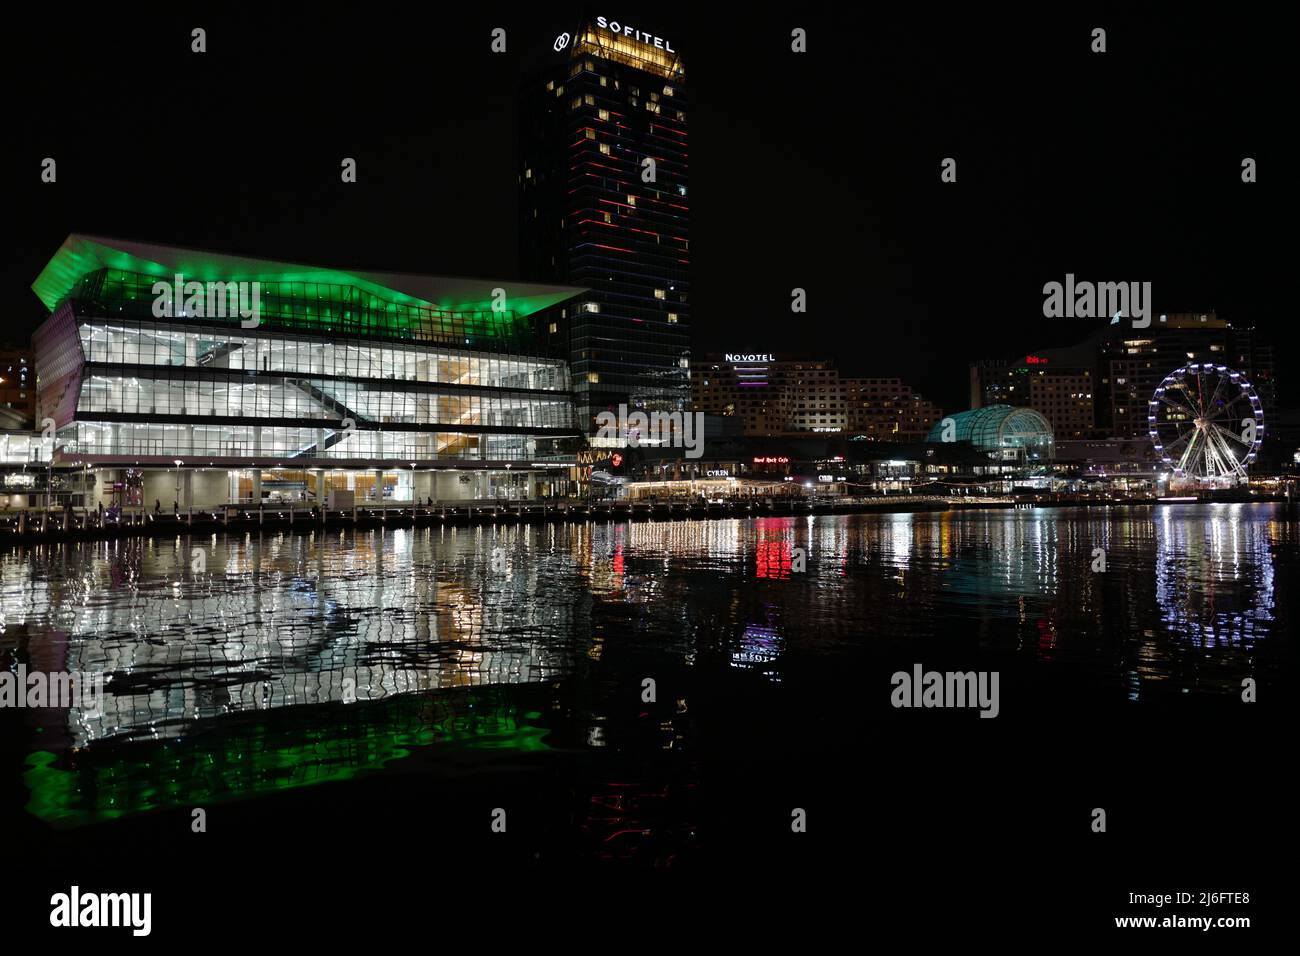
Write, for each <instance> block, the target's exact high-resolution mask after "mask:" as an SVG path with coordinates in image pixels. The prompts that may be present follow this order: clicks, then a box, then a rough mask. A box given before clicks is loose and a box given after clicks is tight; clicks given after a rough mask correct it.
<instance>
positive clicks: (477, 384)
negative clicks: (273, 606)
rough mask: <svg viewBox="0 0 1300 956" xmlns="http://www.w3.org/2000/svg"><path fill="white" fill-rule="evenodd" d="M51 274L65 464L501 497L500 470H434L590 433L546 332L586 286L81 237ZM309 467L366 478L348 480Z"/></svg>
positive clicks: (47, 371) (41, 410) (44, 378)
mask: <svg viewBox="0 0 1300 956" xmlns="http://www.w3.org/2000/svg"><path fill="white" fill-rule="evenodd" d="M177 276H181V277H183V280H184V281H183V282H178V281H177ZM191 280H193V286H190V285H188V284H189V283H190V282H191ZM241 284H242V286H241ZM178 285H179V286H180V292H179V293H178V292H176V291H175V290H176V289H177V287H178ZM241 287H242V288H243V289H244V290H245V292H246V293H247V294H246V295H245V296H244V297H243V299H242V300H241V299H240V297H239V295H238V290H239V288H241ZM33 288H34V289H35V290H36V291H37V294H38V295H40V296H41V298H42V299H43V300H44V301H45V304H46V305H47V307H49V308H50V309H51V312H52V314H51V315H50V317H49V318H48V319H47V320H46V322H45V323H44V324H43V325H42V326H41V327H40V328H39V329H38V330H37V332H36V335H35V337H34V344H35V350H36V366H37V395H38V406H39V407H38V416H39V417H40V419H41V420H42V421H45V420H46V419H52V420H53V422H54V426H55V432H54V444H55V446H56V456H57V457H56V460H59V461H63V462H70V461H73V460H76V461H77V462H80V463H83V464H86V465H89V466H91V467H95V468H99V467H108V468H112V467H118V466H127V467H130V468H132V469H137V468H138V469H144V470H148V468H149V466H151V465H153V466H157V465H163V466H173V467H178V468H179V467H184V466H192V467H199V466H202V467H204V468H222V467H224V468H226V469H228V470H229V469H256V468H278V469H291V470H297V471H302V472H304V473H306V472H311V471H317V472H319V471H321V470H324V469H328V470H331V471H334V470H338V469H343V470H365V471H366V472H367V473H368V477H367V478H366V480H365V485H366V488H367V490H368V492H369V493H370V495H371V496H373V497H393V498H396V499H405V500H410V499H411V498H412V497H415V498H419V499H420V500H424V499H426V498H428V497H433V498H435V499H440V500H446V499H448V498H462V497H484V496H486V495H485V494H484V491H485V488H484V484H483V482H482V481H478V482H475V481H471V482H463V481H455V482H449V481H447V480H445V479H446V476H443V479H441V480H440V479H439V478H438V477H437V476H435V475H434V474H432V472H434V471H439V470H442V469H445V468H449V467H451V468H454V467H460V466H474V467H475V468H477V469H480V470H484V471H491V470H498V469H499V470H506V471H512V472H513V474H512V475H511V476H510V478H511V482H510V483H511V484H512V485H516V484H525V485H526V484H527V483H528V481H529V477H528V476H529V474H530V473H531V472H532V471H534V470H536V468H542V467H545V468H549V469H551V470H553V469H554V467H555V466H556V465H557V464H563V462H564V457H565V456H564V455H563V453H562V450H563V448H564V447H565V442H566V439H567V441H568V443H570V444H571V443H572V441H573V440H574V437H575V436H576V435H577V429H576V428H575V426H574V420H573V410H572V393H571V389H570V383H569V374H568V369H567V365H566V363H565V361H564V359H563V358H561V357H559V356H558V355H554V354H551V353H553V352H554V351H555V348H554V343H553V342H551V341H548V337H547V335H546V334H545V333H544V332H541V333H539V332H538V326H539V323H540V322H541V321H543V320H544V319H545V318H546V316H547V315H548V314H549V313H550V312H551V311H552V310H553V309H554V308H555V306H556V305H557V304H558V303H560V302H563V301H564V300H566V299H567V298H568V297H570V296H571V295H573V294H574V293H576V292H577V291H578V290H576V289H567V288H563V287H556V286H537V285H531V284H530V285H521V284H519V283H509V282H499V283H493V282H491V281H481V282H477V283H476V282H474V281H473V280H464V279H440V278H437V277H429V276H391V275H382V276H381V275H373V274H346V275H345V274H342V273H337V272H332V271H329V270H320V269H312V268H309V267H303V266H293V265H289V264H284V263H274V262H266V261H250V260H241V259H238V258H234V257H229V256H219V255H213V254H205V253H193V252H190V251H188V250H181V249H169V248H166V247H157V246H143V245H140V244H136V243H125V242H119V241H116V240H97V239H91V238H87V237H80V236H71V237H69V239H68V240H67V241H66V242H65V243H64V246H63V248H62V249H61V250H60V251H59V253H58V254H56V256H55V257H54V259H52V260H51V262H50V264H49V265H48V266H47V267H46V269H45V271H44V272H43V273H42V275H41V277H40V278H39V279H38V280H37V282H36V283H35V285H34V286H33ZM254 290H256V295H257V298H256V302H255V304H254V302H253V301H252V294H253V291H254ZM223 296H224V297H225V298H224V301H223ZM241 305H242V306H243V307H244V311H243V312H241V311H240V306H241ZM160 312H161V313H162V314H159V313H160ZM244 313H248V314H247V315H246V314H244ZM178 460H179V461H181V462H182V463H183V465H182V466H176V464H175V463H176V461H178ZM570 460H571V456H570ZM535 466H536V467H535ZM421 471H424V472H425V474H423V475H422V476H421V475H420V474H419V472H421ZM400 472H406V474H402V475H401V478H400V480H394V479H393V478H392V474H397V473H400ZM376 475H378V476H379V477H375V476H376ZM385 475H387V476H388V477H387V478H386V477H384V476H385ZM243 478H244V484H243V485H242V486H241V485H240V484H238V482H237V479H236V478H234V477H232V478H231V480H230V484H229V492H228V494H226V495H224V496H223V495H220V494H217V491H218V489H216V488H214V487H212V481H211V479H209V480H208V482H207V485H208V494H207V495H206V497H207V498H212V497H213V496H214V495H215V496H216V497H219V498H222V499H223V500H230V501H235V500H242V499H245V498H247V497H249V496H250V495H251V488H252V486H255V485H259V484H260V479H257V480H254V479H253V478H251V477H250V476H247V475H246V476H243ZM303 483H304V484H306V485H310V486H312V488H311V490H312V491H315V492H317V493H318V494H323V492H324V491H325V490H327V487H326V486H328V488H339V489H340V490H342V489H343V488H344V487H346V488H347V489H348V490H353V491H356V490H357V486H356V481H355V480H354V479H351V480H347V481H341V480H340V479H339V478H338V476H334V479H333V480H328V481H327V480H325V478H324V476H317V477H315V478H304V479H303ZM388 485H391V486H392V487H386V486H388ZM466 485H469V486H470V487H465V486H466ZM381 486H384V487H381ZM241 487H242V488H243V489H244V491H243V493H241V492H240V488H241ZM528 488H529V490H535V488H534V486H531V485H529V486H528ZM302 490H307V489H302ZM195 503H198V502H195ZM203 503H205V504H207V503H211V502H208V501H205V502H203Z"/></svg>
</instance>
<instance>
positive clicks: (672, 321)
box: [668, 312, 677, 325]
mask: <svg viewBox="0 0 1300 956" xmlns="http://www.w3.org/2000/svg"><path fill="white" fill-rule="evenodd" d="M668 324H669V325H676V324H677V313H676V312H669V313H668Z"/></svg>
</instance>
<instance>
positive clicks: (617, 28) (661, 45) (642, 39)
mask: <svg viewBox="0 0 1300 956" xmlns="http://www.w3.org/2000/svg"><path fill="white" fill-rule="evenodd" d="M596 26H598V27H600V28H601V29H602V30H608V31H609V32H610V33H621V34H623V36H625V37H632V38H633V39H634V40H636V41H638V42H639V43H649V44H651V45H652V46H654V47H655V48H656V49H659V50H664V51H666V52H668V53H676V52H677V51H676V50H674V49H673V45H672V44H671V43H669V42H668V41H667V40H665V39H663V38H662V37H657V36H655V35H654V34H653V33H646V32H645V31H644V30H638V29H636V28H635V27H629V26H624V25H623V24H621V23H619V22H618V21H617V20H607V19H605V18H604V17H596Z"/></svg>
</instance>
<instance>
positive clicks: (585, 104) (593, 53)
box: [519, 17, 690, 430]
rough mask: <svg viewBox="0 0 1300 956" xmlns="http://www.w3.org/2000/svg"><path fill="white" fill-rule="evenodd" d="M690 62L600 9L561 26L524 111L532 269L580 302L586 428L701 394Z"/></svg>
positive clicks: (577, 331) (574, 328) (524, 231)
mask: <svg viewBox="0 0 1300 956" xmlns="http://www.w3.org/2000/svg"><path fill="white" fill-rule="evenodd" d="M685 78H686V77H685V70H684V68H683V66H682V61H681V58H680V57H679V56H678V54H677V51H676V49H675V46H674V42H673V40H672V39H671V38H668V37H663V36H660V35H658V34H656V33H654V32H652V31H650V30H647V29H643V28H641V27H640V26H631V25H628V24H623V23H619V22H617V21H613V20H609V19H608V18H606V17H595V18H592V19H590V20H584V21H582V22H581V23H579V24H578V25H577V26H576V28H574V29H572V31H565V32H561V33H559V34H558V35H557V36H556V37H555V38H554V40H553V42H552V43H551V44H550V47H549V48H548V50H547V53H546V58H545V64H544V66H543V67H542V68H541V69H540V70H539V71H538V72H535V73H534V74H533V75H532V76H531V77H530V78H529V79H528V81H527V83H526V85H525V87H524V90H523V92H522V95H521V103H520V106H521V110H520V123H521V127H520V132H521V135H520V169H519V182H520V190H521V202H520V216H521V219H522V221H521V229H520V243H521V259H522V267H523V272H524V277H525V278H526V279H530V280H542V279H548V280H554V281H563V282H564V283H567V284H570V285H574V286H581V287H584V288H586V289H587V290H588V291H587V292H585V293H584V294H582V295H581V296H579V297H578V298H576V299H574V300H573V301H572V302H570V303H568V304H567V305H566V307H565V310H564V311H565V314H564V316H563V319H562V321H564V322H566V323H567V334H568V341H569V361H570V366H571V371H572V375H573V389H574V395H575V403H576V405H577V412H578V423H579V426H580V427H584V426H585V427H586V428H587V429H588V430H590V429H591V428H592V427H593V419H594V417H595V416H596V415H597V414H599V413H600V412H602V411H605V410H607V409H609V410H616V409H617V406H618V405H620V404H626V405H627V406H628V407H629V408H631V409H643V410H646V411H680V410H683V409H685V408H686V407H687V406H688V404H689V398H690V385H689V367H688V366H689V358H690V297H689V279H688V270H689V266H690V238H689V231H688V226H689V218H690V195H689V191H688V188H687V156H688V146H687V113H688V107H687V102H686V88H685Z"/></svg>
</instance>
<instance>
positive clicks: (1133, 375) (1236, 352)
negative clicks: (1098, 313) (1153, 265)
mask: <svg viewBox="0 0 1300 956" xmlns="http://www.w3.org/2000/svg"><path fill="white" fill-rule="evenodd" d="M1100 348H1101V359H1102V367H1103V379H1102V388H1101V389H1100V394H1102V395H1103V396H1105V397H1106V398H1107V400H1108V406H1109V409H1108V411H1109V415H1108V418H1109V423H1110V433H1111V434H1112V435H1114V436H1115V437H1119V438H1128V437H1143V436H1146V435H1147V434H1148V427H1147V403H1148V402H1149V401H1150V400H1151V395H1152V393H1153V392H1154V391H1155V390H1156V388H1157V387H1158V386H1159V385H1160V383H1161V382H1162V381H1163V380H1164V378H1165V376H1167V375H1168V374H1169V373H1170V372H1172V371H1174V370H1175V369H1177V368H1180V367H1182V366H1184V365H1188V364H1191V363H1205V362H1209V363H1211V364H1214V365H1226V366H1227V367H1229V368H1231V369H1233V370H1234V371H1237V372H1241V373H1242V374H1243V375H1245V376H1246V378H1247V379H1248V380H1249V381H1250V382H1251V385H1252V387H1253V388H1254V390H1255V393H1256V394H1257V395H1259V399H1260V402H1261V404H1262V405H1263V407H1264V421H1265V422H1266V423H1267V422H1268V420H1269V419H1270V418H1271V417H1272V415H1273V413H1274V411H1275V410H1276V407H1277V405H1276V395H1277V392H1276V386H1275V383H1274V380H1273V350H1272V348H1271V347H1270V346H1268V345H1265V344H1264V343H1263V342H1261V341H1260V338H1259V336H1258V333H1256V332H1255V330H1254V329H1248V328H1235V327H1234V326H1232V325H1231V324H1230V323H1228V322H1226V321H1224V320H1223V319H1220V318H1219V317H1218V316H1217V315H1216V314H1215V313H1213V312H1204V313H1181V314H1169V315H1161V316H1158V317H1157V318H1156V320H1155V321H1153V322H1152V324H1151V328H1150V329H1127V330H1125V329H1124V328H1123V327H1122V326H1115V327H1112V328H1108V329H1106V330H1105V332H1104V334H1103V335H1102V337H1101V342H1100Z"/></svg>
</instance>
